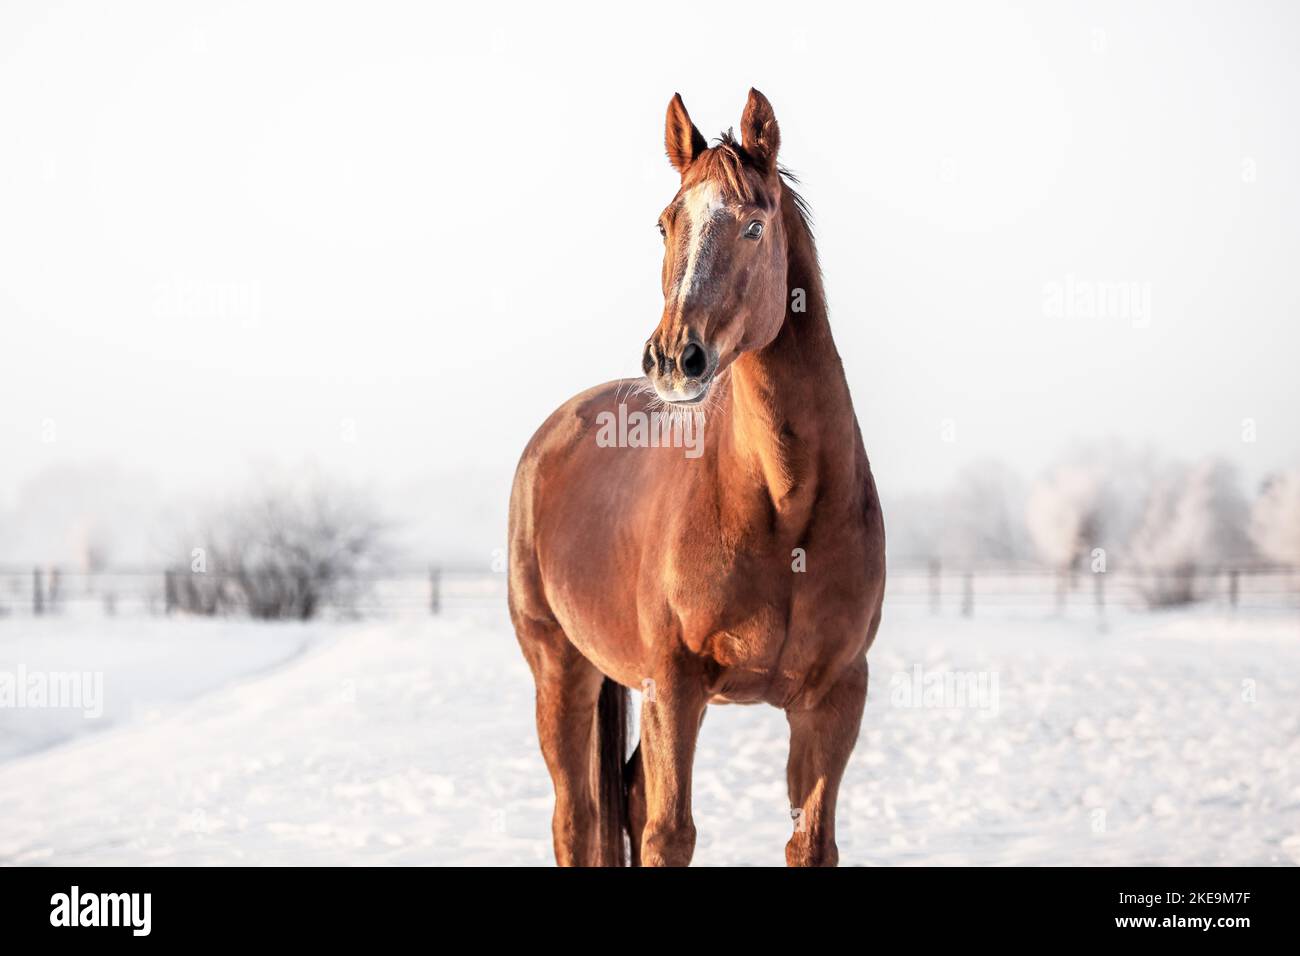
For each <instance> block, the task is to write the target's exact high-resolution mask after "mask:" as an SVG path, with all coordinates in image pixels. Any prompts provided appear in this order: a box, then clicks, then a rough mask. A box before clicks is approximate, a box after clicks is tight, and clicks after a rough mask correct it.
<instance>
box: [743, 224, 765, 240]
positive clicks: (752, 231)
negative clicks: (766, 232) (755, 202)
mask: <svg viewBox="0 0 1300 956" xmlns="http://www.w3.org/2000/svg"><path fill="white" fill-rule="evenodd" d="M762 234H763V224H762V223H761V222H759V221H758V220H757V219H755V220H754V221H753V222H751V223H750V224H749V225H748V226H746V227H745V238H746V239H757V238H758V237H759V236H761V235H762Z"/></svg>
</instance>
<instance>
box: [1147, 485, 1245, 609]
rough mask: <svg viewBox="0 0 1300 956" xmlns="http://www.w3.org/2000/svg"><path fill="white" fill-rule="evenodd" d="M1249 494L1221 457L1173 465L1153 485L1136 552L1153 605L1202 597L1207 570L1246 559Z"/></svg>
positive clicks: (1150, 601)
mask: <svg viewBox="0 0 1300 956" xmlns="http://www.w3.org/2000/svg"><path fill="white" fill-rule="evenodd" d="M1247 514H1248V509H1247V506H1246V500H1245V497H1244V496H1243V495H1242V493H1241V490H1240V486H1239V483H1238V480H1237V473H1236V470H1235V469H1234V468H1233V466H1232V465H1230V464H1229V463H1228V462H1226V461H1223V460H1222V459H1206V460H1204V461H1201V462H1199V463H1198V464H1196V465H1194V466H1192V467H1191V468H1186V469H1179V468H1174V469H1171V470H1170V471H1169V472H1168V473H1167V474H1166V475H1165V476H1164V477H1163V478H1162V479H1160V480H1159V481H1158V482H1157V483H1156V484H1155V485H1154V487H1153V488H1152V490H1151V493H1150V494H1149V496H1148V498H1147V504H1146V508H1145V509H1144V512H1143V516H1142V521H1141V523H1140V524H1139V526H1138V528H1137V530H1136V532H1135V533H1134V535H1133V540H1132V544H1131V548H1130V550H1131V553H1132V556H1133V559H1134V562H1135V563H1136V564H1137V565H1138V567H1139V568H1140V569H1141V577H1140V585H1139V586H1140V588H1141V590H1142V593H1143V596H1144V597H1145V598H1146V601H1147V603H1148V604H1149V605H1151V606H1167V605H1174V604H1186V603H1188V602H1190V601H1194V600H1196V599H1197V598H1198V597H1201V596H1202V594H1203V591H1204V583H1205V576H1206V573H1207V572H1212V571H1217V570H1218V569H1220V568H1222V567H1224V566H1225V565H1230V564H1233V563H1237V562H1240V561H1243V560H1246V559H1247V558H1248V557H1249V556H1250V554H1251V550H1252V549H1251V546H1250V541H1249V538H1248V537H1247Z"/></svg>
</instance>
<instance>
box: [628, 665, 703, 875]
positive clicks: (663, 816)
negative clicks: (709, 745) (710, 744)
mask: <svg viewBox="0 0 1300 956" xmlns="http://www.w3.org/2000/svg"><path fill="white" fill-rule="evenodd" d="M705 704H706V698H705V693H704V686H703V682H702V681H700V680H697V679H695V678H694V677H693V676H690V675H686V674H680V673H678V674H674V675H671V676H668V677H664V678H656V683H655V689H654V693H653V695H650V694H647V695H646V696H645V697H643V698H642V704H641V744H640V748H639V749H640V751H641V774H642V776H643V777H644V781H645V823H644V827H643V831H642V834H641V853H640V865H641V866H686V865H687V864H689V863H690V862H691V856H692V854H694V852H695V821H694V819H693V818H692V816H691V768H692V764H693V763H694V761H695V742H696V740H698V739H699V732H700V723H701V721H702V720H703V717H704V708H705Z"/></svg>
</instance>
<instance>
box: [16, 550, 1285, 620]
mask: <svg viewBox="0 0 1300 956" xmlns="http://www.w3.org/2000/svg"><path fill="white" fill-rule="evenodd" d="M189 574H190V572H189V571H188V570H165V569H121V570H105V571H97V572H89V573H88V572H84V571H73V570H68V569H64V568H58V567H35V568H13V567H9V568H0V617H7V616H44V615H54V614H65V613H79V614H85V613H101V614H106V615H114V614H129V613H137V614H138V613H145V614H159V615H162V614H171V613H177V611H178V607H179V604H178V601H177V594H178V590H179V589H180V588H182V587H184V586H185V585H186V580H185V579H186V577H188V575H189ZM208 574H209V576H215V573H214V572H208ZM1183 578H1186V579H1187V580H1182V579H1183ZM1170 581H1173V582H1174V583H1175V584H1178V585H1179V586H1180V587H1181V586H1182V585H1184V584H1185V585H1186V586H1187V588H1188V589H1189V590H1190V591H1192V592H1194V594H1193V596H1194V597H1195V600H1196V602H1197V603H1205V604H1212V605H1215V606H1218V607H1221V608H1224V609H1229V610H1232V609H1238V608H1240V609H1245V610H1251V609H1270V610H1300V569H1297V568H1278V567H1240V568H1219V569H1213V570H1199V571H1177V572H1170V571H1149V570H1143V571H1136V570H1113V571H1108V572H1104V573H1095V574H1094V573H1090V572H1087V571H1078V572H1075V573H1072V574H1065V575H1062V574H1058V573H1056V572H1054V571H1052V570H1051V569H1046V568H1035V567H976V568H962V567H957V568H948V567H943V566H941V565H939V564H938V563H937V562H932V563H930V564H927V565H903V566H900V567H891V568H890V570H889V583H888V590H887V601H888V603H889V604H890V605H892V606H901V605H907V606H912V607H924V608H928V609H929V610H930V611H932V612H934V613H953V612H958V613H960V614H963V615H967V616H971V615H975V614H978V613H979V612H980V611H987V610H989V609H999V608H1003V609H1005V608H1013V609H1030V610H1032V609H1042V610H1044V611H1050V610H1052V609H1057V610H1065V609H1071V610H1074V611H1077V610H1078V609H1079V608H1080V607H1081V606H1082V607H1087V608H1090V609H1094V610H1095V611H1096V612H1098V613H1104V612H1105V610H1106V609H1107V608H1134V609H1138V608H1144V607H1148V606H1150V600H1149V595H1150V593H1151V592H1152V590H1153V585H1155V584H1159V583H1163V584H1164V585H1166V586H1167V585H1168V584H1169V582H1170ZM363 585H364V586H363V587H362V588H361V589H360V591H359V596H358V597H357V598H356V599H355V600H352V601H350V602H349V606H348V607H347V608H333V609H330V611H331V612H332V613H340V612H346V613H351V614H357V615H361V616H371V615H393V614H415V613H425V614H442V613H455V612H457V611H461V610H465V609H474V608H490V607H504V606H505V597H506V576H505V574H504V573H501V572H494V571H492V570H489V569H486V568H481V567H479V568H476V567H471V566H464V565H460V566H457V565H439V566H435V567H432V568H428V569H418V570H416V569H408V570H405V571H395V572H392V573H389V574H384V575H377V576H373V577H371V578H368V579H367V580H366V581H364V582H363ZM1174 590H1175V591H1177V590H1179V588H1175V589H1174Z"/></svg>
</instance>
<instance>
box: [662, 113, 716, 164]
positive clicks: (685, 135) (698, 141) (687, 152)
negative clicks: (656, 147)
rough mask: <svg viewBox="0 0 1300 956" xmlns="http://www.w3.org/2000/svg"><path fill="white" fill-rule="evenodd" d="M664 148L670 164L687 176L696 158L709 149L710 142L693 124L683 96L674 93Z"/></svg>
mask: <svg viewBox="0 0 1300 956" xmlns="http://www.w3.org/2000/svg"><path fill="white" fill-rule="evenodd" d="M664 146H665V148H667V150H668V162H670V163H672V164H673V169H675V170H677V171H678V172H679V173H682V174H683V175H685V173H686V167H688V166H690V165H691V163H692V161H694V159H695V157H696V156H698V155H700V153H702V152H704V151H705V150H706V149H708V148H709V144H708V141H707V140H705V138H704V137H703V136H702V135H700V131H699V130H698V129H696V128H695V124H694V123H692V122H691V115H690V114H689V113H687V112H686V104H685V103H683V102H682V95H681V94H680V93H674V94H673V98H672V99H671V100H669V101H668V119H667V121H666V122H665V123H664Z"/></svg>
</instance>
